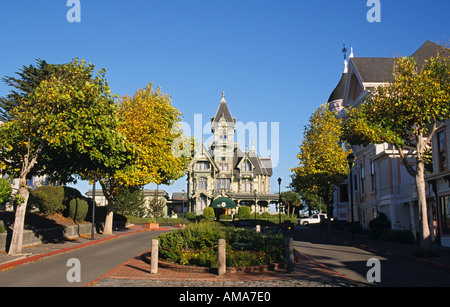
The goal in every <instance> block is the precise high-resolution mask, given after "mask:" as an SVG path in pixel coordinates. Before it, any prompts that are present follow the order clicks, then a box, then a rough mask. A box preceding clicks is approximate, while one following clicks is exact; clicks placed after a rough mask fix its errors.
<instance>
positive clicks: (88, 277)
mask: <svg viewBox="0 0 450 307" xmlns="http://www.w3.org/2000/svg"><path fill="white" fill-rule="evenodd" d="M164 232H167V231H144V232H139V233H136V234H130V235H126V236H121V237H118V238H116V239H114V240H109V241H105V242H102V243H99V244H93V245H90V246H87V247H83V248H80V249H75V250H72V251H69V252H66V253H63V254H58V255H54V256H51V257H48V258H44V259H41V260H38V261H35V262H30V263H25V264H23V265H20V266H17V267H15V268H12V269H10V270H7V271H3V272H0V287H81V286H84V285H86V284H88V283H90V282H91V281H93V280H95V279H97V278H99V277H101V276H103V275H104V274H106V273H108V272H109V271H111V270H112V269H114V268H116V267H118V266H119V265H121V264H122V263H124V262H126V261H128V260H129V259H131V258H133V257H135V256H136V255H139V254H141V253H143V252H144V251H145V250H147V249H149V248H151V240H152V238H153V237H154V236H158V235H160V234H161V233H164ZM69 259H77V260H75V261H74V262H69ZM78 260H79V262H78ZM78 268H79V273H80V274H78V273H77V272H76V271H75V270H76V269H78ZM68 273H69V274H68ZM67 275H69V279H72V282H69V281H68V278H67ZM77 276H80V280H79V281H78V280H76V279H75V277H77Z"/></svg>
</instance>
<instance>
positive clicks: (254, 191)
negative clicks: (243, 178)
mask: <svg viewBox="0 0 450 307" xmlns="http://www.w3.org/2000/svg"><path fill="white" fill-rule="evenodd" d="M253 193H255V220H256V189H255V190H253Z"/></svg>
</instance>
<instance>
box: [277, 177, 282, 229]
mask: <svg viewBox="0 0 450 307" xmlns="http://www.w3.org/2000/svg"><path fill="white" fill-rule="evenodd" d="M278 224H281V177H278Z"/></svg>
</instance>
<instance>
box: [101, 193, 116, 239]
mask: <svg viewBox="0 0 450 307" xmlns="http://www.w3.org/2000/svg"><path fill="white" fill-rule="evenodd" d="M107 200H108V205H107V206H106V219H105V228H104V229H103V234H104V235H111V234H112V231H113V217H114V212H113V209H114V198H113V196H109V197H107Z"/></svg>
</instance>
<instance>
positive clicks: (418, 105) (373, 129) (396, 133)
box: [343, 55, 450, 248]
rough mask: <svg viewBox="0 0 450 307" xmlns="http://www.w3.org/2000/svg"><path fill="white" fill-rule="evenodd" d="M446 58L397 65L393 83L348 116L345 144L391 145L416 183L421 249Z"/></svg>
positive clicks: (447, 84) (449, 113) (427, 242)
mask: <svg viewBox="0 0 450 307" xmlns="http://www.w3.org/2000/svg"><path fill="white" fill-rule="evenodd" d="M449 101H450V65H449V58H448V55H446V56H441V55H438V56H437V57H435V58H431V59H430V60H429V61H426V63H425V64H424V65H423V66H421V67H420V66H419V65H418V64H417V63H416V61H415V60H414V59H413V58H412V57H408V58H400V59H398V61H397V63H396V66H395V69H394V81H393V82H391V83H390V84H389V85H387V86H380V87H378V88H376V89H374V90H373V91H372V93H371V95H370V96H368V97H367V99H366V101H365V103H363V104H362V105H360V106H359V107H357V108H352V109H350V110H349V112H348V119H347V120H346V122H345V124H344V126H343V138H344V139H345V140H347V141H348V142H349V143H350V144H355V145H356V144H359V145H368V144H381V143H389V144H392V145H394V146H395V148H396V149H397V151H398V153H399V155H400V158H401V159H402V161H403V165H404V166H405V168H406V170H407V172H408V173H409V174H410V175H411V176H413V177H415V181H416V185H417V195H418V202H419V206H420V208H421V212H422V240H421V244H422V247H423V248H430V247H431V244H432V242H431V236H430V229H429V226H428V225H429V224H428V213H427V205H426V194H425V178H424V174H425V164H426V160H427V154H428V150H427V149H428V148H429V147H430V145H431V141H432V138H433V135H434V134H435V132H436V130H438V129H439V128H440V127H441V126H443V125H444V121H445V120H446V119H448V118H449V117H450V107H449Z"/></svg>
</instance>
